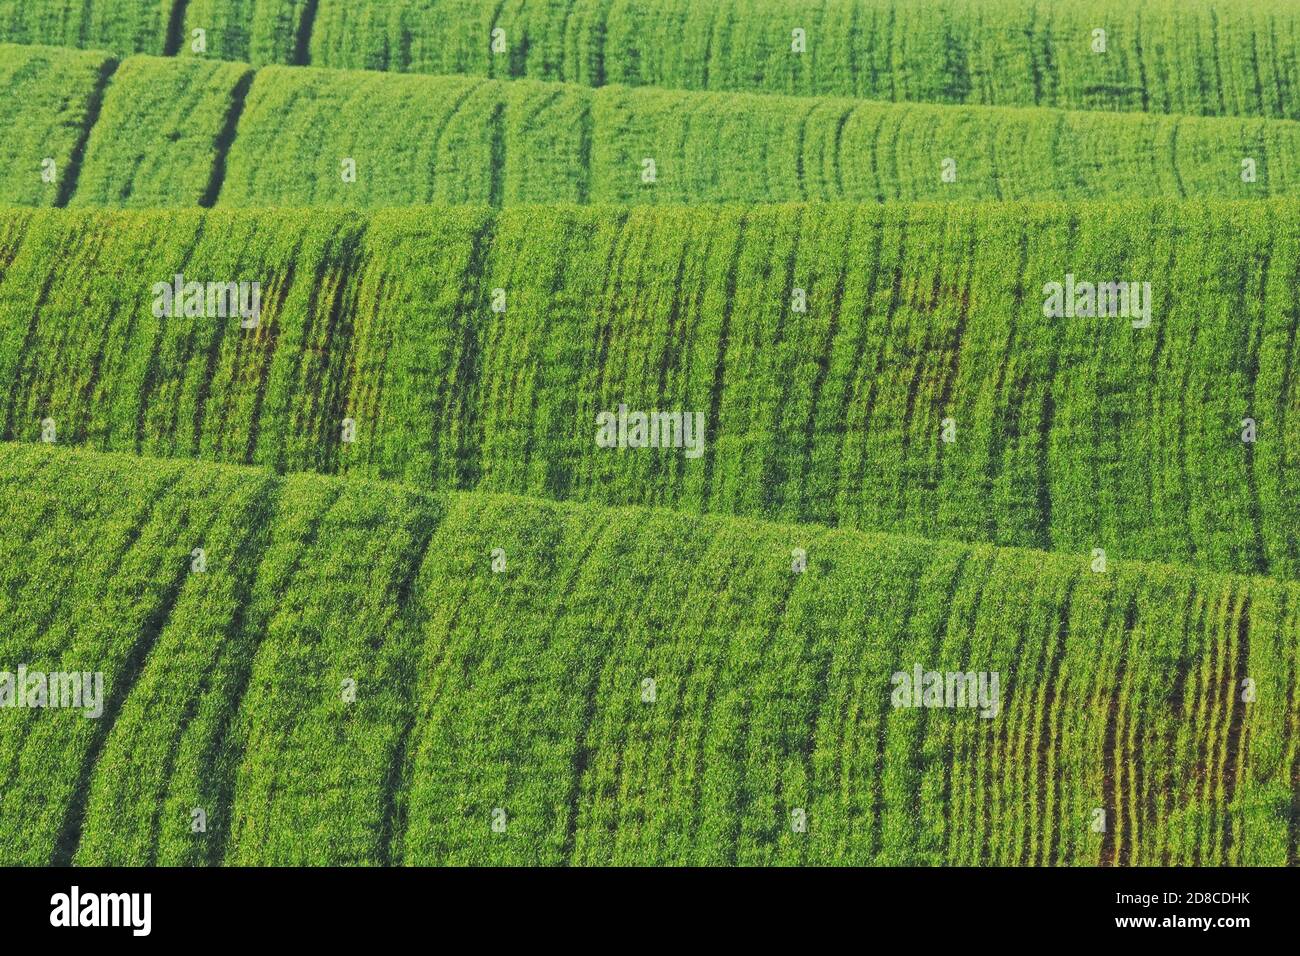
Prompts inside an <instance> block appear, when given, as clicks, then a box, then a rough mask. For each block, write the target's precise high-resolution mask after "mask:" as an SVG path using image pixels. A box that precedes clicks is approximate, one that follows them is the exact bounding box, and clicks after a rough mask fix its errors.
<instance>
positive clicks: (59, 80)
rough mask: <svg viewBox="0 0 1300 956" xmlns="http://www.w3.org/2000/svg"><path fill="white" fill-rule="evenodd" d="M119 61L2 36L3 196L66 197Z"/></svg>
mask: <svg viewBox="0 0 1300 956" xmlns="http://www.w3.org/2000/svg"><path fill="white" fill-rule="evenodd" d="M115 66H116V62H115V61H114V60H112V59H110V58H109V57H108V56H107V55H106V54H103V53H98V52H92V51H87V52H79V51H73V50H56V49H53V48H50V47H41V46H32V47H23V46H11V45H9V44H0V130H2V131H3V132H0V202H3V203H6V204H10V203H14V204H20V205H26V206H53V205H56V204H61V203H63V202H66V201H67V196H68V194H69V193H70V191H71V189H72V187H73V186H74V185H75V183H76V181H77V167H78V165H79V164H80V162H81V151H82V149H83V148H84V146H85V142H86V135H87V133H88V132H89V126H90V124H92V123H94V121H95V115H96V113H97V112H98V110H99V99H100V96H101V95H102V91H103V87H104V84H105V82H106V81H107V78H108V76H109V75H110V74H111V73H112V72H113V69H114V67H115Z"/></svg>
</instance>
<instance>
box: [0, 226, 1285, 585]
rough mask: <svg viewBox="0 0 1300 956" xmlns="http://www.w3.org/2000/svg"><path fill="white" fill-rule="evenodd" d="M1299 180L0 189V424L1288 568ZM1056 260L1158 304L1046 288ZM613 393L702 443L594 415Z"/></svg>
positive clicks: (289, 466)
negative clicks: (617, 193)
mask: <svg viewBox="0 0 1300 956" xmlns="http://www.w3.org/2000/svg"><path fill="white" fill-rule="evenodd" d="M1298 213H1300V209H1298V208H1297V205H1296V203H1294V202H1291V201H1287V202H1267V203H1186V204H1175V205H1165V204H1152V203H1147V204H1138V205H1133V206H1127V207H1116V206H1113V205H1108V204H1091V205H1070V206H1065V205H1011V204H989V205H985V206H975V207H969V208H961V207H956V206H946V205H936V206H911V207H909V206H886V207H880V206H874V205H865V206H834V205H808V206H799V205H790V206H770V207H697V208H686V207H673V208H662V209H646V208H642V209H638V210H635V211H630V212H629V211H619V210H611V209H608V208H603V207H595V208H584V207H558V208H521V209H518V210H513V211H512V210H507V211H505V212H501V213H491V212H489V211H487V210H476V209H467V208H460V209H452V208H439V207H432V208H427V209H411V210H393V211H388V212H383V213H376V214H374V215H372V216H370V217H358V216H357V215H355V214H352V213H347V212H344V211H321V212H315V213H297V214H293V215H288V214H285V213H283V212H276V213H272V214H266V213H257V212H234V211H222V210H216V211H213V212H210V213H206V214H204V213H200V212H198V211H194V212H190V213H186V214H176V213H162V212H157V213H145V212H141V213H124V212H118V213H93V214H92V213H84V214H76V215H72V214H70V213H68V212H62V213H61V212H58V211H46V212H15V213H9V214H6V215H4V216H0V226H2V227H3V229H2V231H0V236H3V237H4V244H3V246H0V248H2V249H4V250H5V266H4V269H3V277H2V278H0V382H4V383H6V391H5V394H4V395H3V396H0V427H2V428H3V431H2V432H0V435H2V436H3V438H5V439H18V440H22V441H34V440H38V439H39V438H40V436H41V433H42V427H41V423H42V422H43V421H44V420H45V419H47V418H49V419H53V420H54V421H55V423H56V425H57V433H58V440H59V441H60V442H64V443H72V444H88V445H91V446H93V447H95V448H99V449H101V450H116V451H137V452H143V453H146V454H152V455H161V456H181V457H199V458H206V459H215V460H220V461H226V462H233V463H255V464H262V465H268V466H271V467H274V468H276V469H278V470H282V471H284V470H288V471H294V470H314V471H321V472H330V473H332V472H339V473H342V472H347V473H351V474H357V475H365V476H369V477H379V478H386V479H396V480H400V481H405V482H409V483H411V484H413V485H416V486H419V487H438V488H461V489H475V488H479V489H486V490H493V491H508V492H514V493H523V494H531V495H539V496H549V497H556V498H579V499H588V500H597V501H602V502H605V503H611V504H648V505H666V506H671V507H676V508H681V509H684V510H686V511H690V512H701V511H713V512H723V513H727V514H739V515H752V516H757V517H767V518H775V519H781V520H789V521H815V522H821V523H827V524H841V525H850V526H855V527H862V528H870V529H879V530H890V531H900V532H907V533H912V534H920V535H927V536H936V537H944V538H959V539H962V540H971V541H988V542H991V543H996V544H1007V545H1021V546H1031V547H1042V548H1045V549H1054V550H1061V551H1066V552H1070V553H1084V554H1086V553H1089V552H1091V550H1092V549H1093V548H1104V549H1106V550H1107V552H1108V554H1110V555H1111V557H1113V558H1116V559H1136V558H1141V559H1152V560H1169V561H1179V562H1186V563H1188V564H1192V565H1200V566H1205V567H1211V568H1217V569H1220V570H1228V571H1238V572H1244V573H1269V574H1275V575H1279V576H1283V577H1293V576H1295V575H1296V574H1300V542H1298V541H1297V528H1300V463H1298V462H1297V459H1296V457H1295V454H1294V448H1295V447H1296V442H1297V439H1298V437H1300V436H1298V433H1297V429H1300V382H1298V381H1297V376H1296V375H1295V374H1294V371H1293V370H1294V368H1295V367H1296V365H1297V355H1296V351H1297V341H1296V335H1295V329H1296V308H1297V306H1296V298H1295V287H1294V277H1295V276H1296V275H1297V272H1298V271H1300V239H1298V238H1297V235H1296V233H1295V230H1294V223H1295V222H1296V221H1297V215H1298ZM1008 264H1010V265H1011V267H1010V268H1009V267H1008ZM177 272H180V273H182V274H183V275H184V276H185V277H186V278H187V279H192V280H197V281H206V280H208V279H211V278H213V277H229V278H233V279H238V280H242V281H252V280H257V281H259V282H260V283H261V284H262V293H261V301H262V307H261V313H260V318H259V322H260V327H258V328H256V329H245V328H241V327H240V325H241V324H240V319H239V318H238V317H233V318H226V319H220V318H216V317H208V318H202V317H200V318H182V317H174V318H163V319H159V318H155V316H154V314H153V312H152V305H153V290H152V286H153V284H154V283H155V282H166V283H171V282H172V281H173V276H174V274H176V273H177ZM1069 272H1073V273H1077V274H1078V276H1079V278H1080V280H1081V281H1082V280H1083V279H1085V278H1091V279H1095V280H1096V281H1109V280H1134V279H1137V278H1144V279H1147V281H1150V282H1151V283H1152V288H1151V311H1150V325H1149V326H1148V327H1146V328H1134V327H1133V323H1134V322H1140V321H1141V320H1140V319H1127V318H1123V317H1117V316H1112V317H1105V318H1092V319H1088V318H1048V317H1045V316H1044V314H1043V305H1044V299H1045V296H1044V294H1043V288H1044V286H1045V285H1046V284H1048V283H1050V282H1054V281H1056V282H1062V281H1064V279H1065V276H1066V274H1067V273H1069ZM123 277H131V278H130V279H129V280H126V281H124V279H123ZM795 288H802V289H803V290H805V295H806V303H805V307H806V311H805V312H802V313H801V312H797V311H795V308H794V303H793V290H794V289H795ZM495 289H501V290H503V292H502V295H503V297H504V298H503V301H502V304H503V306H504V311H503V312H494V311H493V310H492V302H493V296H494V291H493V290H495ZM85 316H95V317H96V320H95V321H89V322H88V321H85V320H84V317H85ZM620 404H626V405H627V406H628V407H629V408H630V409H632V410H642V411H656V410H662V411H681V412H698V413H699V415H700V416H701V421H702V422H703V425H704V436H703V444H702V447H701V453H700V454H699V455H698V456H697V457H693V458H692V457H687V456H686V454H685V452H684V451H681V450H677V451H665V452H661V453H656V452H653V451H647V452H646V453H644V454H637V453H630V452H618V451H613V452H611V451H610V450H609V449H605V448H601V447H598V446H597V444H596V442H595V435H596V421H597V418H596V416H597V414H598V413H599V412H601V411H602V410H610V411H612V410H616V409H617V408H618V406H619V405H620ZM1245 418H1252V419H1254V420H1255V422H1256V424H1257V435H1256V441H1255V442H1254V443H1253V444H1251V443H1244V442H1243V441H1242V431H1243V424H1242V423H1243V420H1244V419H1245ZM344 419H350V420H352V421H353V423H354V424H355V441H352V442H348V441H345V440H344V438H343V431H342V423H343V421H344ZM948 419H951V420H952V422H953V426H954V432H953V435H952V437H953V438H955V441H953V442H951V443H947V442H945V441H944V440H943V438H944V435H943V433H944V428H945V420H948Z"/></svg>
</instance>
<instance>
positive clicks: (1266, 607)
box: [0, 443, 1300, 865]
mask: <svg viewBox="0 0 1300 956" xmlns="http://www.w3.org/2000/svg"><path fill="white" fill-rule="evenodd" d="M0 491H2V492H3V494H0V531H3V533H0V557H2V558H3V559H4V560H3V561H0V586H2V587H3V589H4V593H5V594H8V595H12V596H13V597H14V598H15V600H12V601H7V602H5V603H3V604H0V635H3V638H0V670H6V669H10V670H12V668H13V667H14V666H16V665H17V664H19V663H25V664H26V665H27V666H28V668H29V669H31V670H36V669H40V670H49V671H53V670H56V669H64V668H66V669H71V668H73V667H76V668H78V669H92V670H94V669H98V670H102V671H103V673H104V675H105V688H106V693H105V699H106V702H107V705H106V707H105V710H104V713H103V715H102V716H101V717H100V718H99V719H98V720H88V719H85V718H84V717H83V716H82V715H81V714H80V713H79V712H75V711H70V710H67V709H52V708H48V709H43V710H41V709H31V708H17V707H0V721H3V722H4V724H5V730H6V732H5V734H4V735H2V736H0V774H3V775H4V779H5V780H6V781H7V782H6V786H5V788H4V790H3V791H2V792H0V835H3V837H4V839H3V840H0V861H3V862H4V863H9V864H12V863H45V862H49V861H55V862H64V861H68V860H74V861H76V862H78V863H82V864H96V865H100V864H102V865H119V864H128V865H141V864H153V863H159V864H177V863H187V864H204V863H206V864H217V863H227V864H254V865H268V864H336V865H338V864H381V863H405V864H449V863H451V864H564V863H577V864H625V865H630V864H642V865H644V864H707V863H714V864H730V863H742V864H845V865H848V864H892V865H909V864H911V865H915V864H957V863H990V864H1000V865H1009V864H1026V863H1038V864H1045V865H1049V864H1082V865H1097V864H1099V863H1100V864H1118V865H1129V864H1139V863H1142V864H1152V863H1155V864H1164V865H1169V864H1174V865H1178V864H1200V865H1223V864H1225V863H1234V864H1253V865H1261V864H1264V865H1281V864H1285V863H1288V862H1289V863H1293V864H1294V863H1295V862H1296V859H1297V857H1296V853H1297V847H1296V845H1295V842H1294V833H1293V832H1291V831H1289V830H1288V817H1289V805H1290V799H1291V795H1290V792H1289V783H1290V780H1291V777H1292V774H1293V773H1294V771H1295V767H1296V747H1295V733H1296V727H1295V717H1294V714H1292V713H1290V712H1289V711H1288V708H1287V701H1288V700H1289V699H1291V696H1292V695H1293V694H1294V692H1295V687H1294V683H1295V674H1296V654H1297V645H1296V643H1295V642H1294V640H1291V639H1289V638H1288V635H1292V636H1293V634H1294V627H1295V626H1296V623H1297V620H1296V613H1297V612H1296V608H1297V607H1300V591H1298V590H1297V585H1296V584H1294V583H1282V582H1278V581H1273V580H1268V579H1262V578H1243V577H1231V576H1224V575H1219V574H1215V573H1210V572H1200V571H1193V570H1190V569H1185V568H1177V567H1173V566H1169V565H1148V564H1141V563H1134V562H1127V561H1116V562H1114V563H1112V564H1111V565H1110V566H1109V567H1108V569H1107V570H1106V571H1105V572H1104V573H1095V572H1094V571H1093V570H1092V569H1091V568H1090V566H1089V563H1088V561H1087V560H1086V559H1084V558H1078V557H1071V556H1066V555H1057V554H1049V553H1043V552H1034V551H1025V550H1019V549H1001V548H995V547H991V546H988V545H962V544H956V543H950V542H949V543H945V542H933V541H923V540H920V539H914V538H907V537H895V536H887V535H873V534H862V533H858V532H852V531H846V530H831V529H826V528H816V527H808V526H799V525H781V524H767V523H761V522H755V521H751V520H746V519H734V518H725V517H717V516H712V517H699V516H690V515H681V514H676V513H673V512H669V511H664V510H643V509H611V508H602V507H597V506H592V505H578V504H564V503H556V502H544V501H539V500H533V499H527V498H517V497H511V496H499V495H485V494H463V493H453V494H448V495H437V496H434V495H429V494H425V493H421V492H418V491H415V490H412V489H406V488H402V487H399V486H394V485H389V484H383V483H375V482H369V481H357V480H351V481H342V480H339V479H330V478H324V477H320V476H311V475H294V476H289V477H285V478H279V477H276V476H274V475H273V474H272V473H270V472H267V471H264V470H254V469H236V468H229V467H225V466H214V465H211V464H202V463H190V464H184V463H179V462H158V461H152V460H142V459H139V458H135V457H128V456H118V455H104V454H101V453H95V452H87V451H78V450H66V449H57V448H55V449H51V448H46V447H32V446H23V445H19V444H13V443H6V444H4V445H0ZM196 543H197V544H198V546H202V547H204V548H205V549H206V566H205V569H204V570H203V571H200V572H196V571H195V570H194V569H193V565H192V563H191V560H192V559H191V557H190V553H191V549H192V548H193V547H195V546H196ZM796 549H800V550H802V551H803V552H804V553H806V568H804V569H803V570H799V569H798V567H799V566H798V565H797V564H796V563H795V561H796V560H797V557H792V555H794V553H795V551H796ZM918 665H919V666H920V667H921V668H922V670H923V672H929V671H937V672H940V673H941V674H945V675H946V674H947V673H948V672H954V673H956V672H961V673H963V674H964V673H968V672H975V673H983V674H985V675H986V678H988V679H991V675H992V674H996V675H997V677H998V685H997V691H996V694H992V693H991V688H992V685H991V683H988V680H987V679H986V684H985V689H986V692H988V693H986V696H985V698H984V699H983V700H984V702H983V704H980V703H979V701H976V702H975V703H974V704H973V705H972V704H970V703H967V702H966V701H965V700H964V698H963V699H961V700H959V699H956V698H954V699H953V700H952V701H951V702H952V704H954V705H955V706H952V707H948V706H944V707H932V706H925V707H919V708H918V707H914V706H900V705H906V704H910V703H911V702H912V701H913V697H912V695H911V694H910V693H902V692H901V691H900V677H899V675H902V674H906V675H908V677H909V678H910V677H911V675H912V674H913V672H914V669H915V667H917V666H918ZM1247 677H1248V678H1249V679H1250V680H1251V681H1253V695H1248V698H1243V697H1242V696H1241V692H1242V687H1243V684H1242V682H1243V681H1244V680H1245V679H1246V678H1247ZM945 683H946V681H945ZM922 700H923V701H924V698H922ZM932 703H933V701H932ZM993 704H996V707H994V706H992V705H993ZM985 714H987V716H985ZM196 811H202V814H201V815H199V814H198V813H196ZM1097 811H1101V812H1103V813H1104V814H1105V823H1106V827H1105V829H1104V831H1097V830H1095V829H1094V827H1093V824H1094V822H1095V821H1096V820H1097V817H1096V812H1097Z"/></svg>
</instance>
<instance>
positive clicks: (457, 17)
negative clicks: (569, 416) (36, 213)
mask: <svg viewBox="0 0 1300 956" xmlns="http://www.w3.org/2000/svg"><path fill="white" fill-rule="evenodd" d="M196 29H202V30H204V31H205V34H204V38H203V39H204V47H203V52H202V53H201V54H197V55H202V56H206V57H209V58H224V59H229V60H246V61H250V62H252V63H254V64H257V65H264V64H274V63H278V64H307V63H310V64H313V65H316V66H323V67H335V68H338V67H344V68H364V69H378V70H392V71H401V72H415V73H448V74H450V73H463V74H472V75H479V76H495V77H502V78H508V77H520V76H527V77H531V78H533V79H542V80H560V81H565V82H571V83H579V84H582V85H584V86H603V85H606V84H611V83H618V84H626V85H633V86H639V85H649V86H660V87H667V88H677V89H693V90H718V91H755V92H771V93H792V94H798V95H809V96H849V97H860V98H866V99H876V100H900V101H901V100H908V101H924V102H941V103H967V104H984V105H1001V106H1056V107H1063V108H1071V109H1076V108H1077V109H1097V110H1132V111H1144V112H1150V113H1187V114H1193V115H1208V116H1229V115H1237V116H1262V117H1272V118H1277V119H1282V118H1285V119H1300V58H1298V57H1297V41H1298V40H1300V10H1297V8H1296V6H1295V4H1294V3H1291V2H1288V0H1216V2H1214V3H1209V2H1205V0H1072V2H1070V3H1043V2H1035V0H958V2H945V3H942V4H939V3H933V2H924V0H806V2H790V0H715V2H711V3H698V2H692V0H659V2H656V3H653V4H650V3H643V2H629V0H510V2H508V3H505V2H499V0H318V2H307V0H190V2H187V3H177V4H175V5H173V3H171V2H160V0H86V2H84V3H83V2H75V3H74V2H72V0H3V2H0V40H3V41H11V42H20V43H51V44H63V45H69V46H83V47H84V46H95V47H102V48H104V49H109V50H112V51H114V52H116V53H120V54H126V53H136V52H143V53H154V54H160V53H164V52H166V53H180V54H184V55H196V54H195V51H194V46H193V45H194V43H195V42H196V37H195V34H194V31H195V30H196ZM795 29H800V30H803V31H804V36H803V41H804V43H803V46H804V49H803V51H802V52H795V51H794V46H795V37H794V34H793V31H794V30H795ZM1098 29H1103V30H1105V31H1106V36H1105V46H1104V52H1097V51H1096V50H1095V49H1094V43H1095V37H1094V31H1095V30H1098ZM494 30H500V31H502V33H500V34H498V35H496V36H495V37H494V34H493V31H494ZM497 39H499V43H497V44H496V47H497V49H495V50H494V48H493V47H494V40H497Z"/></svg>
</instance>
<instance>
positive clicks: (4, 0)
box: [0, 0, 175, 54]
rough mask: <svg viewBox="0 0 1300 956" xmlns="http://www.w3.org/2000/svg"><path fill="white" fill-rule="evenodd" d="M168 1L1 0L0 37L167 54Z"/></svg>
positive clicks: (130, 51) (169, 13)
mask: <svg viewBox="0 0 1300 956" xmlns="http://www.w3.org/2000/svg"><path fill="white" fill-rule="evenodd" d="M174 6H175V4H174V2H173V0H0V41H4V42H6V43H45V44H49V45H51V46H67V47H90V48H98V49H103V50H110V51H112V52H113V53H118V54H125V53H155V54H162V53H164V52H166V46H167V28H168V23H169V22H170V18H171V14H172V8H173V7H174Z"/></svg>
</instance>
